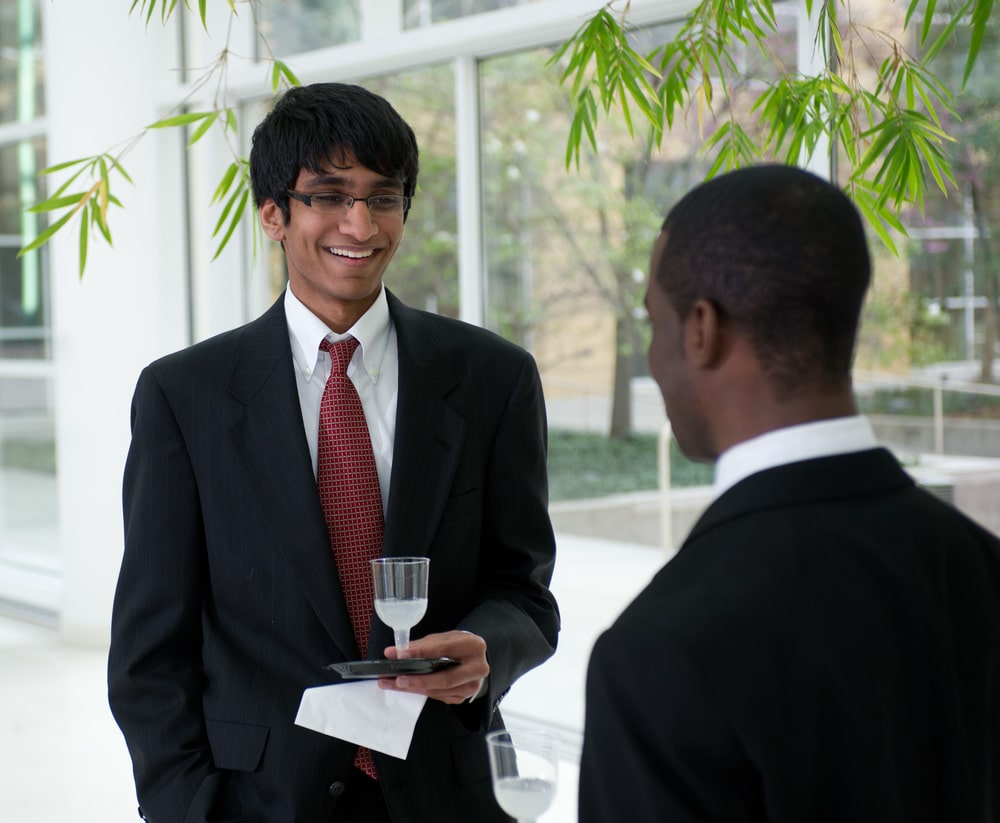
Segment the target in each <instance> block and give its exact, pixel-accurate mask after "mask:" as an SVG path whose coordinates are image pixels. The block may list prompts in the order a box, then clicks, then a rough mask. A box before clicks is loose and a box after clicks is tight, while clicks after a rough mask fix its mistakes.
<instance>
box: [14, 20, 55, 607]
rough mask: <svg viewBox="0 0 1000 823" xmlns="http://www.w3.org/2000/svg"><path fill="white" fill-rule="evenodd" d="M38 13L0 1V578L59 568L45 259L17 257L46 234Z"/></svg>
mask: <svg viewBox="0 0 1000 823" xmlns="http://www.w3.org/2000/svg"><path fill="white" fill-rule="evenodd" d="M39 7H40V4H39V3H38V2H34V0H0V575H2V574H3V572H4V569H9V568H11V567H13V568H14V569H16V570H18V571H21V572H23V571H24V570H33V571H37V570H42V571H45V572H47V573H49V572H53V571H54V570H55V569H56V567H57V565H58V564H57V556H56V546H57V540H56V504H55V501H56V483H55V470H56V466H55V435H54V428H55V427H54V415H53V387H52V364H51V325H50V322H51V314H50V303H49V293H48V276H47V268H46V257H45V255H44V254H43V253H42V252H38V251H36V252H31V253H29V254H27V255H25V256H23V257H18V256H17V252H18V249H20V248H21V247H22V246H23V245H24V244H25V243H26V242H27V241H28V240H30V239H31V238H33V237H34V236H35V235H36V234H37V233H38V231H39V230H40V229H41V228H43V225H42V220H41V219H40V218H39V217H38V216H36V215H33V214H29V213H27V212H25V208H26V207H27V206H30V205H31V204H32V203H34V202H37V201H38V200H39V199H40V198H41V195H42V192H41V190H40V187H41V183H40V181H39V177H38V171H39V170H40V169H42V168H44V167H45V165H46V156H45V140H44V138H43V137H42V136H41V134H42V133H43V130H42V126H41V124H40V121H39V119H38V118H39V117H40V116H41V115H42V114H43V112H44V97H43V94H42V90H43V83H42V81H43V70H42V69H43V64H42V61H41V57H42V52H41V48H40V44H41V15H40V13H39ZM31 135H38V136H37V137H33V136H31ZM0 596H2V592H0Z"/></svg>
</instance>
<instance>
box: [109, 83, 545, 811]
mask: <svg viewBox="0 0 1000 823" xmlns="http://www.w3.org/2000/svg"><path fill="white" fill-rule="evenodd" d="M417 166H418V161H417V144H416V140H415V138H414V135H413V132H412V130H411V129H410V127H409V126H408V125H407V124H406V123H405V122H404V121H403V120H402V118H400V116H399V115H398V114H397V113H396V111H395V110H394V109H393V108H392V107H391V106H390V105H389V104H388V103H387V102H386V101H385V100H383V99H382V98H380V97H378V96H376V95H374V94H371V93H370V92H368V91H366V90H364V89H362V88H360V87H357V86H348V85H342V84H334V83H330V84H317V85H314V86H308V87H304V88H296V89H293V90H291V91H289V92H288V93H287V94H285V95H284V96H283V97H282V98H281V99H280V100H279V101H278V103H277V105H276V106H275V108H274V110H273V111H272V113H270V114H269V115H268V116H267V117H266V118H265V120H264V121H263V122H262V123H261V125H260V126H258V128H257V130H256V132H255V134H254V142H253V148H252V151H251V155H250V173H251V179H252V183H253V189H254V198H255V203H256V204H257V207H258V210H259V215H260V220H261V224H262V226H263V229H264V231H265V233H266V234H267V236H268V237H269V238H271V239H272V240H274V241H276V242H279V243H280V244H281V246H282V248H283V250H284V254H285V261H286V264H287V270H288V288H287V289H286V291H285V293H284V294H283V295H282V297H281V298H279V299H278V301H277V302H276V303H275V304H274V305H273V306H272V307H271V309H270V310H269V311H267V312H266V313H265V314H264V315H263V316H261V317H260V318H258V319H257V320H254V321H253V322H251V323H249V324H247V325H245V326H243V327H241V328H238V329H236V330H234V331H231V332H228V333H226V334H223V335H220V336H218V337H215V338H212V339H210V340H207V341H204V342H202V343H199V344H197V345H195V346H193V347H191V348H189V349H187V350H185V351H182V352H178V353H176V354H173V355H169V356H167V357H165V358H162V359H160V360H158V361H157V362H155V363H153V364H151V365H150V366H148V367H147V368H146V369H145V370H144V371H143V373H142V375H141V376H140V378H139V382H138V385H137V388H136V391H135V396H134V399H133V407H132V445H131V448H130V451H129V456H128V461H127V465H126V471H125V480H124V510H125V555H124V559H123V563H122V568H121V574H120V579H119V584H118V589H117V593H116V597H115V605H114V614H113V621H112V645H111V653H110V660H109V691H110V701H111V706H112V709H113V712H114V715H115V717H116V719H117V721H118V723H119V725H120V726H121V728H122V730H123V732H124V735H125V738H126V741H127V743H128V747H129V750H130V753H131V755H132V760H133V766H134V772H135V779H136V787H137V794H138V798H139V803H140V814H141V815H143V816H144V817H145V819H148V820H150V821H153V822H154V823H206V822H207V821H219V823H222V821H232V822H233V823H235V821H241V822H242V823H250V821H255V823H340V822H341V821H343V823H347V822H348V821H362V820H363V821H389V820H391V821H394V823H442V822H447V821H456V823H458V822H459V821H461V822H462V823H465V821H471V820H476V821H484V820H507V818H506V816H505V815H503V814H502V812H501V811H500V810H499V808H498V807H497V806H496V803H495V802H494V800H493V797H492V791H491V786H490V778H489V768H488V763H487V759H486V749H485V744H484V741H483V734H484V733H485V732H486V731H487V730H490V729H493V728H498V727H500V726H501V725H502V719H501V717H500V714H499V712H498V711H497V706H498V703H499V701H500V699H501V697H502V696H503V695H504V694H505V693H506V691H507V690H508V689H509V688H510V686H511V684H512V683H513V682H514V681H515V680H516V679H517V678H518V677H519V676H520V675H521V674H523V673H524V672H525V671H527V670H528V669H531V668H532V667H534V666H537V665H538V664H539V663H541V662H543V661H544V660H546V659H547V658H548V657H549V656H550V655H551V654H552V653H553V651H554V649H555V644H556V637H557V633H558V629H559V615H558V611H557V608H556V604H555V601H554V599H553V597H552V595H551V593H550V591H549V588H548V585H549V581H550V578H551V574H552V568H553V562H554V552H555V549H554V540H553V534H552V529H551V525H550V522H549V518H548V513H547V480H546V429H545V414H544V405H543V399H542V391H541V386H540V381H539V376H538V372H537V369H536V367H535V364H534V362H533V360H532V358H531V357H530V356H529V355H528V354H527V353H526V352H524V351H523V350H521V349H520V348H518V347H516V346H514V345H512V344H511V343H509V342H506V341H504V340H502V339H501V338H499V337H497V336H495V335H493V334H491V333H489V332H487V331H484V330H482V329H479V328H476V327H473V326H471V325H468V324H464V323H460V322H458V321H455V320H451V319H447V318H443V317H439V316H435V315H432V314H428V313H424V312H420V311H416V310H413V309H410V308H408V307H406V306H404V305H403V304H402V303H400V301H399V300H397V299H396V298H395V297H394V296H393V295H392V294H391V292H389V291H388V289H386V288H385V287H384V285H383V276H384V275H385V273H386V270H387V267H388V266H389V263H390V260H391V259H392V256H393V254H394V253H395V251H396V249H397V248H398V246H399V244H400V242H401V241H402V238H403V229H404V224H405V221H406V216H407V214H408V211H409V208H410V205H411V199H412V198H413V197H414V193H415V187H416V180H417ZM348 338H353V339H354V340H356V341H358V345H357V349H356V350H355V351H354V352H353V355H348V356H349V357H350V360H349V365H348V366H347V377H348V378H349V380H350V382H351V383H352V384H353V385H354V386H355V388H356V392H357V396H358V398H359V399H360V401H361V407H362V408H363V419H364V421H365V423H366V424H367V429H368V435H369V439H370V452H369V458H372V457H373V458H374V470H373V471H372V478H373V480H372V485H373V487H374V491H373V494H374V495H375V496H376V497H377V498H378V502H377V503H376V504H375V508H376V509H379V508H381V512H379V515H378V516H377V518H376V519H378V520H379V521H380V522H379V523H378V528H379V530H380V532H379V533H381V529H383V528H384V537H383V538H382V541H381V552H380V553H381V554H383V555H386V556H394V555H395V556H400V555H426V556H428V557H430V558H431V574H430V591H429V598H428V601H429V602H428V606H427V612H426V616H425V617H424V618H423V620H422V621H421V622H420V623H419V624H418V625H417V626H416V627H415V629H414V631H413V637H414V639H413V641H412V644H411V648H410V650H409V652H408V656H411V657H438V656H446V657H452V658H455V659H456V660H457V661H458V664H457V665H455V666H453V667H451V668H448V669H445V670H443V671H440V672H437V673H434V674H425V675H416V676H409V677H399V678H397V679H394V680H393V679H386V680H383V681H379V682H378V684H368V685H370V686H372V687H373V688H374V690H375V691H374V696H373V694H372V693H370V692H365V693H364V694H365V695H367V696H366V697H364V698H362V699H364V700H369V701H374V700H375V698H376V697H377V696H378V695H380V694H381V692H380V689H382V690H389V691H390V692H397V691H398V692H406V693H410V694H411V695H413V694H416V695H423V696H425V698H426V702H425V703H423V705H422V707H421V709H420V712H419V718H418V719H417V721H416V727H415V730H414V732H413V735H412V739H411V740H410V741H409V748H408V753H407V754H406V757H405V759H403V758H400V757H394V756H390V755H388V754H383V753H381V752H379V751H374V752H371V750H370V749H368V751H369V752H371V758H372V759H371V760H369V765H368V766H366V767H365V768H366V770H367V774H365V773H363V772H362V771H361V770H359V768H356V767H355V765H353V764H354V763H355V762H356V761H357V758H358V757H359V747H358V746H357V745H355V744H354V743H350V742H347V741H346V740H344V739H340V738H338V737H336V736H331V735H328V734H323V733H320V732H319V731H314V730H312V729H310V728H304V727H302V726H299V725H296V723H295V720H296V717H297V712H298V710H299V705H300V700H301V698H302V696H303V691H304V690H305V689H307V688H309V687H313V686H318V685H323V684H336V683H337V681H338V676H337V675H336V674H332V673H330V672H327V671H325V670H324V666H326V665H327V664H331V663H335V662H338V661H350V660H355V659H358V657H359V656H363V654H364V652H363V649H364V648H365V647H367V649H368V653H367V656H368V658H381V657H383V656H385V655H388V656H389V657H397V656H399V655H398V653H397V650H396V649H395V648H394V647H393V646H392V643H393V640H392V633H391V630H390V629H388V628H387V627H386V626H384V625H382V624H381V622H380V621H379V620H378V619H372V620H371V627H370V632H366V631H362V630H359V629H358V628H357V626H358V625H359V624H358V623H357V622H356V621H355V619H354V613H353V612H351V613H350V614H349V611H350V610H351V609H353V608H354V602H356V601H357V600H359V599H360V600H361V601H362V609H361V611H362V612H367V615H364V614H363V615H362V617H364V618H370V616H371V602H370V594H368V593H364V592H363V591H361V590H356V589H355V587H354V585H353V584H351V583H350V582H347V581H348V578H347V576H346V572H345V570H344V569H343V568H341V567H340V566H339V565H338V564H339V562H340V561H339V560H335V558H334V554H333V552H332V551H331V540H332V538H331V534H332V532H328V523H327V519H328V517H330V515H329V513H328V512H327V510H326V508H325V506H326V502H327V501H326V500H325V499H324V501H323V503H322V504H321V499H320V494H319V493H318V490H317V461H318V459H320V458H318V457H317V451H318V449H319V450H320V451H321V449H322V446H318V445H317V440H318V438H319V439H322V435H318V434H317V428H318V423H319V418H320V417H321V414H323V412H322V411H321V405H322V403H325V402H326V401H325V400H321V398H323V395H324V387H325V385H326V383H327V375H328V374H329V373H330V371H331V368H332V366H331V357H330V356H329V355H328V354H327V353H326V350H325V348H321V347H324V346H326V345H328V344H333V343H337V342H338V341H343V340H345V339H348ZM351 345H352V346H353V345H354V343H353V341H352V343H351ZM366 442H367V441H366ZM320 457H322V455H320ZM376 473H377V478H375V474H376ZM336 500H337V498H334V505H333V507H332V508H333V509H336V508H337V506H336ZM383 519H384V526H383V522H382V521H383ZM338 557H339V556H338ZM365 563H367V561H365ZM352 598H353V600H354V602H352ZM363 625H365V626H367V623H364V624H363ZM359 631H360V632H361V633H360V634H359V635H358V636H357V637H356V636H355V633H356V632H359ZM333 688H334V689H338V690H340V691H339V694H341V695H342V694H347V693H348V692H349V690H348V689H347V688H346V687H345V686H339V685H333ZM383 696H384V697H388V695H383ZM418 703H419V701H418ZM363 748H364V749H367V747H363ZM372 763H373V764H374V766H373V767H372V766H371V764H372Z"/></svg>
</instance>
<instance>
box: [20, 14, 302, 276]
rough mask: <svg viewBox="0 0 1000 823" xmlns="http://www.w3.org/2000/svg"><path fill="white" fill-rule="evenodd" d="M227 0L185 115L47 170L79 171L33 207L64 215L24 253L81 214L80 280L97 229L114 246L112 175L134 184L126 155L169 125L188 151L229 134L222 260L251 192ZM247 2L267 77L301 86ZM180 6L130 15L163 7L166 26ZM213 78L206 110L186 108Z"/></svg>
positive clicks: (222, 185) (218, 227)
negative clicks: (221, 40) (241, 146)
mask: <svg viewBox="0 0 1000 823" xmlns="http://www.w3.org/2000/svg"><path fill="white" fill-rule="evenodd" d="M226 2H227V3H228V5H229V9H230V14H231V16H230V19H229V31H228V32H227V37H226V46H225V48H224V49H223V50H222V52H221V53H220V54H219V56H218V58H217V59H216V60H215V62H214V63H213V64H212V65H211V66H209V67H208V68H207V69H206V70H205V71H204V73H203V74H202V75H201V76H200V77H199V78H198V80H196V82H195V83H194V84H193V86H192V89H191V91H190V92H189V93H188V95H187V96H186V97H185V98H184V100H182V101H181V102H180V103H179V104H178V105H177V106H176V107H175V112H179V113H172V114H170V115H169V116H167V117H164V118H162V119H160V120H157V121H156V122H155V123H151V124H149V125H148V126H146V127H144V128H143V129H142V130H141V131H140V132H139V133H138V134H136V135H135V136H133V137H132V138H131V139H130V140H128V141H127V142H126V143H125V145H124V146H123V147H122V148H121V149H120V150H119V151H117V152H116V153H112V152H111V151H110V150H109V151H105V152H102V153H100V154H97V155H93V156H91V157H84V158H81V159H79V160H72V161H69V162H64V163H59V164H57V165H54V166H50V167H48V168H46V169H43V170H42V172H41V174H42V175H51V174H55V173H58V172H63V171H66V170H68V169H74V168H75V171H74V172H73V174H72V175H71V176H70V177H69V178H68V179H67V180H66V181H65V182H63V183H62V185H60V186H59V188H58V189H56V191H55V192H54V193H53V194H52V195H51V196H50V197H48V198H46V199H45V200H43V201H41V202H39V203H36V204H34V205H32V206H30V207H29V208H28V209H27V211H29V212H33V213H44V214H52V215H55V214H59V216H58V217H57V218H56V219H54V220H53V221H52V222H51V223H50V224H49V225H48V226H47V227H46V228H45V229H44V230H43V231H42V232H40V233H39V234H38V236H36V237H35V238H33V239H32V240H31V241H30V242H28V243H27V244H26V245H25V246H23V247H22V248H21V249H20V250H19V251H18V256H21V255H24V254H27V253H29V252H32V251H34V250H36V249H38V248H40V247H41V246H43V245H44V244H46V243H48V242H49V241H50V240H51V239H52V238H53V237H54V236H55V235H56V234H57V233H59V232H60V231H61V230H63V229H64V228H65V227H66V225H67V224H68V223H69V222H70V221H71V220H72V219H73V218H74V217H76V216H78V215H79V216H80V218H81V219H80V225H79V231H80V235H79V237H80V239H79V258H78V259H79V275H80V277H81V278H82V277H83V274H84V271H85V269H86V266H87V252H88V248H89V245H90V239H91V235H92V234H93V233H94V232H95V231H96V232H97V233H99V234H100V235H101V236H102V237H103V238H104V240H105V241H106V242H107V243H108V245H109V246H110V245H112V239H111V228H110V224H109V220H108V208H109V206H110V205H115V206H118V207H121V206H122V203H121V201H120V200H119V199H118V197H116V196H115V195H114V194H113V193H112V182H113V178H114V176H115V175H117V176H119V177H120V178H123V179H124V180H125V181H127V182H128V183H132V182H133V181H132V178H131V177H130V176H129V175H128V173H127V172H126V170H125V167H124V165H123V164H122V163H123V160H124V158H125V157H126V156H127V155H128V154H129V152H131V151H132V149H134V148H135V146H136V145H137V144H138V143H139V142H140V141H141V140H142V138H143V137H145V136H146V134H148V132H149V131H150V130H153V129H165V128H187V129H191V134H190V136H189V137H188V140H187V146H188V148H190V147H191V146H193V145H194V144H195V143H197V142H198V141H199V140H201V139H202V138H204V137H205V135H207V134H209V133H210V132H212V131H214V130H217V131H221V134H222V136H223V139H225V141H226V145H227V146H228V147H229V150H230V152H231V154H232V156H233V161H232V162H231V163H230V164H229V166H228V167H227V168H226V170H225V172H224V173H223V175H222V178H221V180H220V182H219V184H218V186H217V187H216V189H215V192H214V194H213V196H212V200H211V204H210V205H219V206H220V207H221V212H220V216H219V218H218V220H217V222H216V224H215V227H214V230H213V232H212V237H213V238H218V245H217V246H216V250H215V255H214V256H213V258H212V259H213V260H214V259H216V258H217V257H218V256H219V255H220V254H221V253H222V251H223V249H224V248H225V247H226V245H227V244H228V242H229V240H230V238H231V237H232V235H233V233H234V232H235V231H236V229H237V227H238V226H239V224H240V221H241V220H242V218H243V215H244V213H245V212H246V207H247V205H248V203H249V201H250V192H251V187H250V177H249V173H248V163H247V160H246V159H245V158H244V157H242V156H241V155H240V153H239V151H238V150H237V148H236V138H237V137H238V133H239V129H238V121H237V116H236V111H235V110H234V109H233V108H232V107H230V106H229V105H228V103H227V94H226V93H227V86H226V78H227V72H228V66H229V60H230V59H231V57H232V56H233V53H232V51H231V50H230V48H229V43H230V42H231V38H232V29H233V23H234V21H235V19H236V15H237V9H236V5H235V2H234V0H226ZM245 2H248V5H249V7H250V10H251V13H252V14H254V18H255V20H254V22H255V29H256V31H257V36H258V38H259V39H260V42H261V43H262V44H263V45H264V48H265V50H266V53H267V57H266V58H265V60H266V63H267V65H268V66H269V81H270V85H271V88H272V90H273V91H274V92H277V91H278V90H279V89H281V88H282V87H283V86H297V85H299V80H298V78H297V77H296V76H295V73H294V72H293V71H292V70H291V69H290V68H289V67H288V65H287V64H285V63H284V62H282V61H281V60H278V59H277V58H276V57H275V56H274V54H273V53H272V52H271V49H270V46H269V45H268V43H267V40H266V38H265V37H264V35H263V34H262V33H261V32H260V28H259V26H257V25H256V9H255V2H256V0H245ZM178 5H179V0H133V2H132V6H131V8H130V9H129V13H130V14H131V13H132V12H134V11H135V10H136V9H137V8H138V10H139V12H140V14H142V15H144V17H145V21H146V24H147V25H148V24H149V22H150V20H151V19H152V18H153V16H154V15H155V13H156V10H157V8H159V10H160V20H161V22H163V23H164V24H165V23H166V22H167V21H168V20H169V19H170V17H171V15H172V14H173V13H174V11H175V9H176V8H177V7H178ZM184 7H185V8H187V9H188V10H189V11H192V12H193V11H194V10H193V8H192V5H191V0H184ZM206 13H207V0H198V14H199V17H200V20H201V24H202V26H203V27H205V26H206ZM213 78H215V79H216V81H217V85H216V90H215V93H214V100H213V106H212V108H211V109H208V110H203V111H194V112H192V111H185V109H186V108H187V105H188V103H189V101H190V100H191V99H192V98H193V97H194V96H195V95H197V94H198V93H199V92H200V91H201V89H203V88H204V87H205V85H207V84H208V83H209V82H210V81H211V80H212V79H213ZM77 182H80V183H81V184H82V186H83V187H82V188H79V189H76V190H74V191H72V192H69V189H70V187H71V186H73V184H74V183H77ZM253 225H254V248H255V250H256V244H257V239H258V235H257V232H258V231H259V226H257V225H256V224H253Z"/></svg>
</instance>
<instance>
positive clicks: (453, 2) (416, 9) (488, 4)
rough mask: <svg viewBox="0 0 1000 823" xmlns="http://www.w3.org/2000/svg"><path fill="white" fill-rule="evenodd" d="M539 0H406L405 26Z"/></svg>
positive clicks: (440, 20) (434, 21)
mask: <svg viewBox="0 0 1000 823" xmlns="http://www.w3.org/2000/svg"><path fill="white" fill-rule="evenodd" d="M534 2H537V0H404V2H403V26H404V28H407V29H419V28H423V27H424V26H430V25H433V24H434V23H443V22H444V21H445V20H455V19H457V18H459V17H468V16H469V15H470V14H480V13H481V12H484V11H496V10H497V9H505V8H508V7H510V6H523V5H527V4H528V3H534Z"/></svg>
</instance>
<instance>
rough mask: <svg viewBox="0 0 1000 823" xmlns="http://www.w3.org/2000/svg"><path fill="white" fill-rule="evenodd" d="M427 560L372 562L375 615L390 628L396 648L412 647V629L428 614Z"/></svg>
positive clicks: (386, 558)
mask: <svg viewBox="0 0 1000 823" xmlns="http://www.w3.org/2000/svg"><path fill="white" fill-rule="evenodd" d="M430 562H431V561H430V558H427V557H379V558H377V559H375V560H372V561H371V563H372V582H373V583H374V587H375V614H377V615H378V617H379V620H381V621H382V622H383V623H385V624H386V625H387V626H389V627H390V628H391V629H392V631H393V634H394V636H395V640H396V648H397V649H399V650H406V649H408V648H409V647H410V629H412V628H413V627H414V626H415V625H417V623H419V622H420V620H421V618H422V617H423V616H424V613H425V612H426V611H427V577H428V571H429V570H430Z"/></svg>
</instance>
